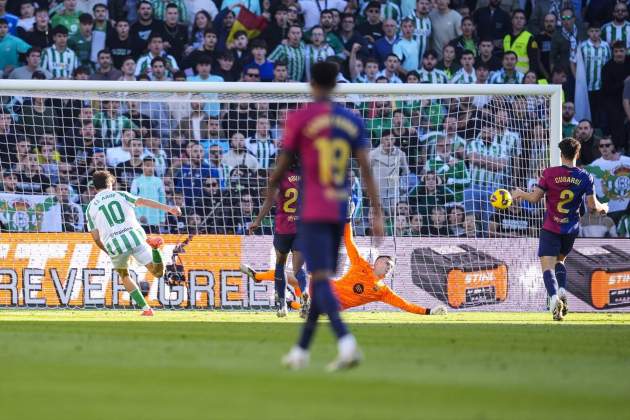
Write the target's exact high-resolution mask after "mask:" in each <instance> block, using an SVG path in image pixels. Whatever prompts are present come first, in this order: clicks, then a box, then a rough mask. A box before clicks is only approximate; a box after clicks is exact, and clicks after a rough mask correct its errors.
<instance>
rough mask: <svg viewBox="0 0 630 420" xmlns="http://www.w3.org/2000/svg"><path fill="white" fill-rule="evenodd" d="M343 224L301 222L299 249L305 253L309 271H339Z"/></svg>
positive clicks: (299, 227)
mask: <svg viewBox="0 0 630 420" xmlns="http://www.w3.org/2000/svg"><path fill="white" fill-rule="evenodd" d="M343 228H344V224H343V223H313V222H301V223H300V224H299V225H298V249H299V250H300V251H302V252H303V253H304V260H305V261H306V268H307V269H308V271H310V272H311V273H312V272H315V271H318V270H328V271H332V272H333V273H334V272H335V271H337V260H338V259H339V258H338V257H339V245H341V240H342V238H343Z"/></svg>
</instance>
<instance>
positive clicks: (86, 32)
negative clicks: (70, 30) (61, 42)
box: [68, 13, 94, 70]
mask: <svg viewBox="0 0 630 420" xmlns="http://www.w3.org/2000/svg"><path fill="white" fill-rule="evenodd" d="M93 28H94V18H92V15H89V14H87V13H83V14H81V15H80V16H79V30H78V31H77V32H76V33H75V34H74V35H72V36H71V37H70V38H69V39H68V47H70V49H71V50H72V51H74V53H75V54H76V55H77V60H78V62H79V66H83V67H86V68H89V69H90V70H94V63H92V44H93V42H92V41H93V39H92V30H93Z"/></svg>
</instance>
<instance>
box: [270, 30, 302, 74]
mask: <svg viewBox="0 0 630 420" xmlns="http://www.w3.org/2000/svg"><path fill="white" fill-rule="evenodd" d="M301 39H302V28H300V27H299V26H296V25H292V26H291V27H290V28H289V32H288V35H287V43H286V45H285V44H281V45H278V46H277V47H276V49H275V50H274V51H273V52H272V53H271V54H270V55H269V61H271V62H274V63H275V62H276V61H286V62H287V64H288V66H287V70H288V72H289V79H291V80H294V81H296V82H301V81H302V78H303V77H304V69H305V66H304V59H305V55H306V49H305V47H304V45H303V44H302V43H301Z"/></svg>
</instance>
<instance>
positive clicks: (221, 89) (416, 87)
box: [0, 79, 562, 165]
mask: <svg viewBox="0 0 630 420" xmlns="http://www.w3.org/2000/svg"><path fill="white" fill-rule="evenodd" d="M0 91H5V92H6V91H15V92H16V95H17V94H18V93H20V92H37V91H40V92H42V93H51V92H80V91H85V92H98V93H100V92H102V93H115V92H120V93H121V94H122V95H125V94H127V93H130V92H137V93H149V94H151V93H164V94H170V93H200V94H213V93H214V94H226V93H234V94H263V95H264V94H269V95H282V94H302V95H308V94H309V85H308V84H307V83H249V82H207V83H203V82H201V83H200V82H152V81H137V82H126V81H125V82H120V81H92V80H8V79H4V80H0ZM335 93H338V94H342V95H351V94H357V95H419V96H428V97H454V96H479V95H484V96H488V95H504V96H505V95H523V96H527V95H532V96H535V95H538V96H540V95H543V96H549V97H550V104H549V105H550V106H549V118H550V124H549V142H550V144H549V149H550V162H549V163H550V165H559V164H560V151H559V150H558V148H557V147H554V146H556V145H557V144H558V143H560V141H561V140H562V86H560V85H498V84H497V85H495V84H485V85H480V84H407V83H403V84H384V83H340V84H338V85H337V88H336V89H335ZM121 99H122V98H121Z"/></svg>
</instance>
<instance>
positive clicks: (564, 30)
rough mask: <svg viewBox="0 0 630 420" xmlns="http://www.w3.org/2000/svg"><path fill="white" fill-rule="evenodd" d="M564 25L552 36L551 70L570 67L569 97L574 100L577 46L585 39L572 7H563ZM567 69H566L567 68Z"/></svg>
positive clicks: (568, 75) (562, 17)
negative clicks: (576, 22)
mask: <svg viewBox="0 0 630 420" xmlns="http://www.w3.org/2000/svg"><path fill="white" fill-rule="evenodd" d="M560 17H561V19H562V26H561V27H560V30H558V31H556V32H555V33H554V35H553V37H552V38H551V56H550V58H549V60H550V61H551V70H552V71H553V70H555V69H556V68H562V69H570V73H567V78H568V80H567V83H568V86H569V90H568V91H567V99H568V100H570V101H572V100H573V98H574V91H575V71H576V62H577V56H576V54H577V48H578V45H579V43H580V42H581V41H582V40H583V39H584V34H583V31H582V28H581V26H577V25H576V24H575V12H574V11H573V9H571V8H564V9H562V13H561V15H560ZM565 71H566V70H565Z"/></svg>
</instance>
